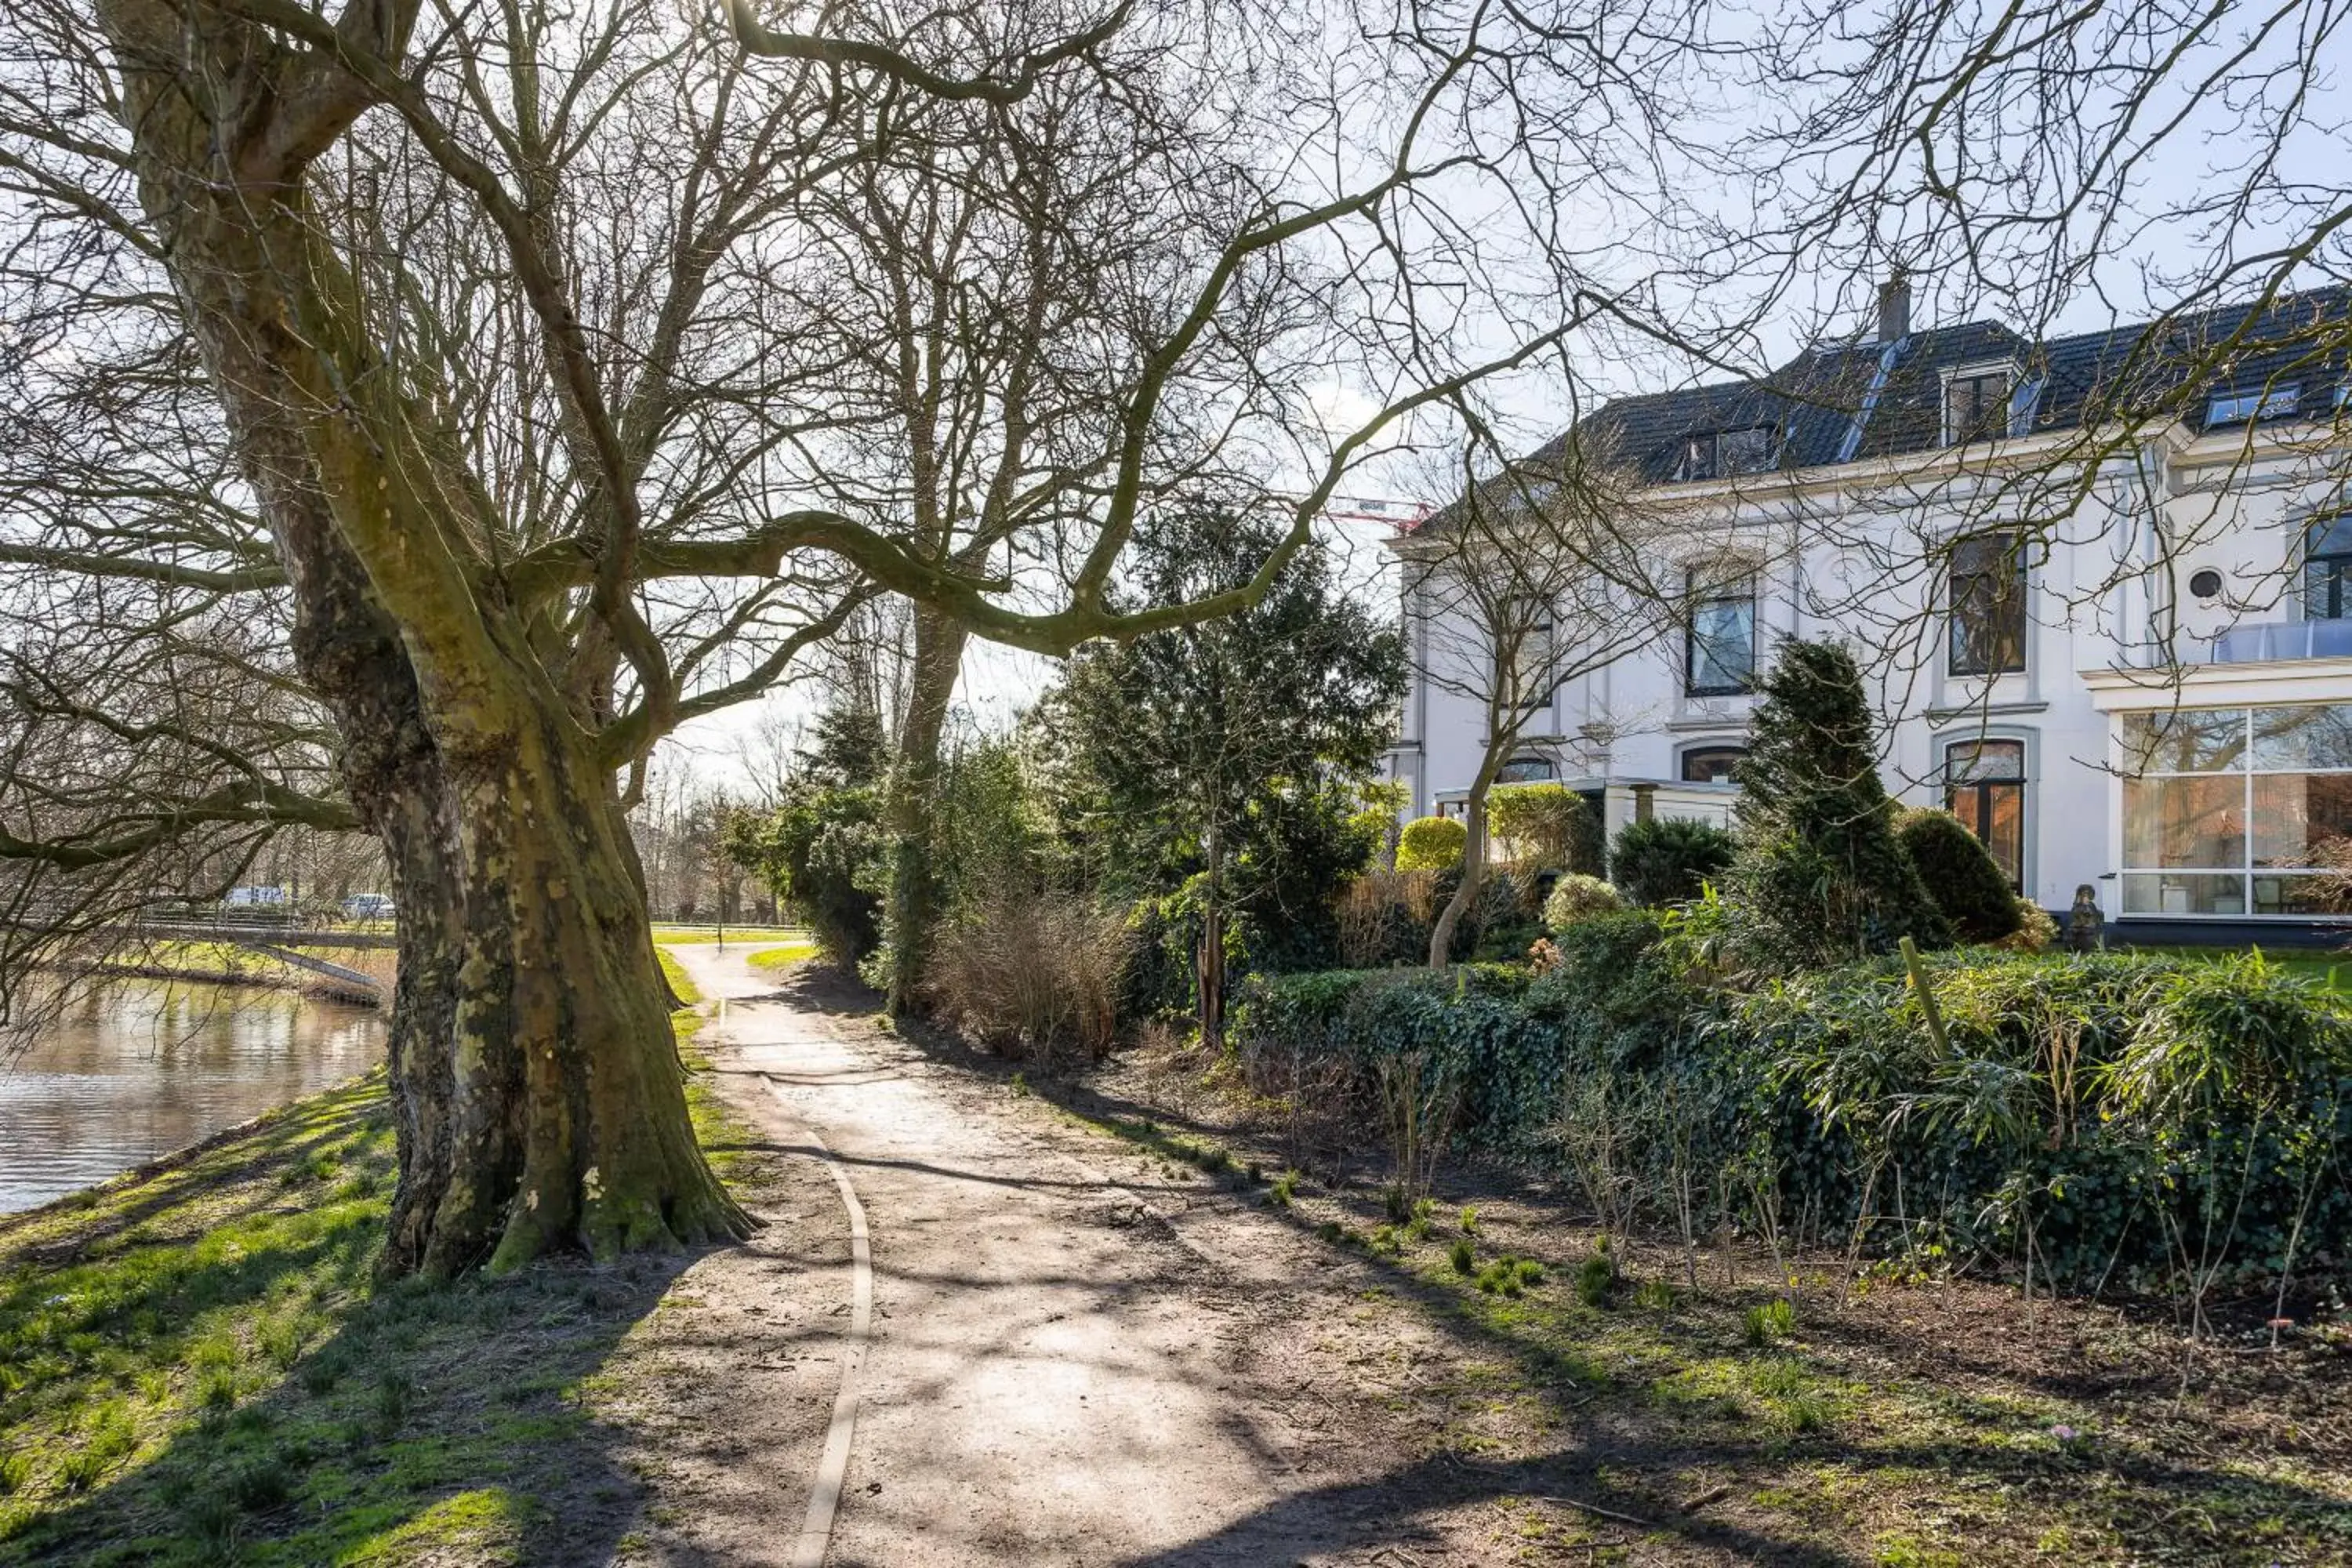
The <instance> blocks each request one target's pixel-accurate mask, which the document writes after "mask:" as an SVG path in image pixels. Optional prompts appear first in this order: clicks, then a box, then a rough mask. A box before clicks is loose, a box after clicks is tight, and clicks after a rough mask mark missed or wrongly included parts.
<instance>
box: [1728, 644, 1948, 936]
mask: <svg viewBox="0 0 2352 1568" xmlns="http://www.w3.org/2000/svg"><path fill="white" fill-rule="evenodd" d="M1760 689H1761V691H1762V692H1763V700H1762V701H1761V702H1759V704H1758V705H1757V708H1756V715H1755V721H1754V730H1753V739H1752V741H1751V742H1750V745H1749V748H1748V755H1747V756H1746V757H1745V758H1743V759H1742V760H1741V762H1740V764H1739V769H1738V773H1737V775H1736V777H1737V778H1738V783H1739V786H1740V790H1741V795H1740V799H1739V805H1738V824H1739V833H1738V837H1739V852H1738V858H1736V859H1735V860H1734V861H1733V863H1732V866H1731V869H1730V871H1729V872H1728V874H1727V877H1726V892H1725V901H1726V903H1727V906H1728V907H1729V910H1730V911H1731V915H1732V921H1733V926H1732V937H1733V940H1734V942H1735V943H1736V945H1737V946H1738V949H1739V951H1740V953H1741V956H1742V957H1743V958H1744V959H1745V960H1746V961H1747V962H1748V963H1749V964H1750V965H1751V966H1752V967H1754V968H1756V969H1758V970H1759V971H1762V972H1764V973H1786V972H1789V971H1791V970H1799V969H1818V968H1823V967H1827V966H1829V965H1832V964H1835V963H1843V962H1847V961H1850V960H1853V959H1855V958H1860V957H1866V956H1868V955H1870V954H1873V953H1880V952H1891V951H1893V949H1894V948H1895V944H1896V943H1897V942H1899V941H1900V940H1901V939H1902V938H1904V937H1906V936H1908V937H1911V938H1914V939H1915V940H1916V941H1917V942H1919V944H1920V945H1921V946H1923V947H1939V946H1943V945H1945V944H1947V943H1948V942H1949V941H1950V940H1951V928H1950V927H1949V926H1948V924H1947V923H1946V921H1945V920H1944V917H1943V915H1942V913H1941V912H1940V911H1938V910H1937V908H1936V905H1935V902H1934V900H1931V899H1930V898H1929V897H1928V896H1927V888H1926V887H1925V886H1924V885H1923V884H1922V883H1921V882H1920V880H1919V873H1918V870H1917V868H1915V867H1914V866H1913V865H1912V864H1911V858H1910V857H1909V856H1908V855H1906V854H1905V853H1904V851H1903V846H1902V843H1901V841H1900V840H1899V839H1897V838H1896V837H1895V804H1894V802H1892V801H1891V800H1889V799H1888V798H1887V795H1886V790H1885V786H1884V785H1883V784H1880V783H1879V778H1878V758H1877V751H1876V747H1875V745H1874V734H1873V730H1872V725H1871V720H1870V710H1869V708H1868V706H1867V704H1866V703H1865V701H1864V696H1863V689H1862V672H1861V671H1860V670H1859V669H1858V668H1855V666H1854V662H1853V655H1852V654H1850V653H1848V652H1847V651H1846V650H1845V649H1844V648H1843V647H1840V646H1838V645H1837V644H1835V643H1828V642H1800V641H1790V642H1785V643H1783V644H1781V646H1780V658H1779V659H1778V660H1777V661H1776V662H1775V663H1774V665H1773V668H1772V669H1771V671H1770V673H1769V674H1768V675H1767V676H1766V677H1765V678H1764V680H1763V683H1762V685H1761V688H1760Z"/></svg>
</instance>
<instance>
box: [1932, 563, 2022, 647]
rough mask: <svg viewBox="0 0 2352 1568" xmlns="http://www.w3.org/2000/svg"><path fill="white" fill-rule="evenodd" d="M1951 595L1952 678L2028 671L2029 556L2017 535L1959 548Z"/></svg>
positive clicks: (1950, 584)
mask: <svg viewBox="0 0 2352 1568" xmlns="http://www.w3.org/2000/svg"><path fill="white" fill-rule="evenodd" d="M1947 590H1948V591H1947V596H1946V602H1947V603H1948V605H1950V606H1951V616H1952V631H1951V657H1950V665H1949V668H1950V670H1951V673H1952V674H1954V675H1999V674H2000V673H2002V672H2003V671H2006V670H2015V669H2023V668H2025V552H2024V550H2023V549H2022V548H2021V542H2020V541H2019V539H2018V537H2017V535H2015V534H2013V533H1979V534H1975V535H1972V536H1971V537H1969V538H1967V539H1963V540H1960V541H1958V542H1956V543H1955V544H1954V545H1953V546H1952V562H1951V571H1950V574H1949V577H1948V584H1947Z"/></svg>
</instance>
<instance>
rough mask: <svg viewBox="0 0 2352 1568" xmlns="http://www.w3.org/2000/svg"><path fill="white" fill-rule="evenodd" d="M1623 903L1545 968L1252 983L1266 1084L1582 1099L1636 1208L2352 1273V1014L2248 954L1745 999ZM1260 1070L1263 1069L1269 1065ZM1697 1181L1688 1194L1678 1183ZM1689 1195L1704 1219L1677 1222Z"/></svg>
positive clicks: (1472, 1115)
mask: <svg viewBox="0 0 2352 1568" xmlns="http://www.w3.org/2000/svg"><path fill="white" fill-rule="evenodd" d="M1668 930H1669V926H1668V924H1667V922H1665V921H1662V920H1661V919H1660V918H1659V917H1658V916H1656V915H1654V914H1651V913H1648V912H1643V911H1633V912H1628V913H1623V914H1616V915H1609V916H1604V917H1601V918H1599V919H1595V920H1591V921H1582V922H1580V923H1578V924H1576V925H1574V926H1571V927H1570V928H1568V930H1567V931H1564V932H1563V933H1562V934H1561V937H1560V939H1559V949H1560V962H1559V964H1558V966H1557V967H1556V968H1554V969H1553V970H1552V971H1550V972H1549V973H1546V974H1544V975H1542V976H1540V977H1536V978H1532V979H1530V978H1529V977H1528V975H1527V973H1526V972H1525V971H1522V970H1518V969H1516V968H1511V967H1505V966H1479V967H1465V968H1461V969H1456V970H1454V971H1453V972H1451V973H1444V974H1436V973H1429V972H1415V973H1408V972H1394V971H1391V972H1338V973H1320V974H1302V975H1291V976H1285V977H1279V978H1275V979H1269V980H1265V981H1261V982H1258V983H1256V984H1255V986H1254V988H1253V989H1252V991H1251V992H1250V994H1249V996H1248V1000H1247V1003H1246V1005H1245V1007H1244V1012H1243V1016H1242V1020H1241V1025H1240V1032H1239V1036H1238V1038H1239V1041H1240V1044H1241V1047H1242V1049H1243V1052H1244V1063H1245V1065H1247V1066H1249V1067H1251V1068H1252V1070H1253V1071H1254V1072H1257V1073H1259V1074H1260V1076H1261V1077H1265V1076H1268V1075H1267V1074H1266V1073H1265V1071H1264V1070H1263V1069H1265V1068H1269V1067H1270V1066H1271V1065H1273V1064H1276V1063H1280V1062H1291V1063H1294V1064H1295V1063H1297V1061H1299V1060H1301V1059H1302V1058H1304V1059H1310V1060H1313V1061H1317V1062H1319V1063H1323V1064H1329V1063H1333V1062H1338V1063H1341V1064H1344V1065H1345V1067H1346V1068H1347V1071H1346V1074H1345V1075H1344V1076H1345V1077H1346V1079H1347V1081H1348V1082H1349V1083H1351V1084H1352V1085H1354V1086H1355V1091H1356V1092H1357V1093H1358V1094H1360V1095H1361V1096H1363V1097H1365V1100H1366V1102H1367V1103H1369V1102H1370V1097H1371V1095H1372V1092H1373V1090H1372V1084H1373V1082H1374V1079H1375V1078H1376V1075H1377V1072H1378V1066H1379V1062H1380V1060H1381V1058H1383V1057H1400V1056H1404V1055H1408V1054H1412V1053H1419V1054H1421V1055H1422V1056H1423V1058H1425V1059H1426V1060H1427V1062H1428V1063H1429V1064H1431V1066H1432V1067H1433V1068H1434V1069H1436V1070H1437V1071H1438V1072H1439V1073H1440V1074H1441V1075H1442V1077H1443V1078H1444V1081H1445V1082H1447V1083H1448V1084H1449V1085H1450V1086H1451V1087H1452V1089H1454V1091H1455V1092H1456V1093H1457V1094H1458V1097H1459V1110H1458V1114H1457V1119H1456V1122H1455V1132H1456V1139H1457V1142H1458V1143H1459V1144H1461V1145H1462V1146H1464V1147H1465V1148H1472V1149H1475V1150H1478V1151H1479V1152H1485V1153H1489V1154H1494V1155H1499V1156H1502V1157H1506V1158H1510V1159H1515V1160H1519V1161H1523V1162H1538V1163H1539V1162H1543V1161H1547V1160H1559V1159H1564V1158H1565V1155H1564V1153H1563V1150H1564V1149H1565V1148H1566V1146H1567V1145H1568V1144H1570V1143H1571V1142H1577V1141H1579V1140H1581V1146H1582V1147H1583V1148H1584V1149H1585V1150H1586V1151H1587V1152H1588V1154H1589V1151H1590V1149H1591V1147H1592V1146H1593V1142H1594V1140H1593V1134H1594V1132H1595V1131H1596V1129H1595V1128H1594V1127H1592V1126H1591V1125H1590V1123H1591V1121H1593V1120H1594V1119H1596V1118H1598V1119H1603V1120H1606V1121H1608V1122H1609V1123H1610V1125H1609V1126H1608V1127H1607V1128H1605V1129H1601V1130H1599V1131H1603V1132H1605V1134H1606V1136H1605V1138H1604V1139H1602V1140H1601V1144H1602V1146H1604V1147H1605V1148H1606V1149H1607V1150H1609V1151H1611V1155H1610V1157H1611V1159H1612V1160H1613V1161H1614V1162H1615V1165H1614V1167H1613V1173H1612V1180H1622V1182H1624V1183H1625V1184H1628V1185H1629V1186H1630V1187H1631V1188H1632V1189H1633V1190H1634V1191H1635V1192H1637V1193H1638V1194H1641V1195H1642V1196H1643V1199H1644V1200H1645V1202H1646V1206H1647V1208H1648V1209H1649V1211H1650V1213H1651V1215H1652V1217H1653V1218H1654V1219H1656V1220H1658V1221H1659V1222H1661V1223H1668V1224H1685V1225H1689V1226H1693V1227H1694V1228H1695V1229H1704V1228H1711V1227H1712V1226H1714V1225H1716V1224H1719V1223H1725V1222H1729V1223H1732V1224H1735V1225H1738V1226H1742V1227H1744V1228H1746V1229H1748V1230H1749V1231H1750V1232H1770V1233H1773V1234H1775V1235H1778V1236H1783V1237H1785V1236H1789V1235H1793V1234H1797V1233H1802V1234H1803V1235H1804V1236H1805V1237H1807V1238H1808V1239H1810V1240H1812V1241H1815V1242H1822V1241H1829V1242H1833V1243H1843V1242H1848V1241H1859V1242H1860V1243H1861V1244H1862V1245H1863V1246H1864V1247H1867V1248H1871V1249H1874V1250H1880V1251H1886V1250H1894V1249H1899V1248H1902V1247H1939V1248H1941V1249H1942V1251H1943V1255H1944V1256H1945V1257H1947V1258H1951V1259H1953V1260H1955V1261H1958V1262H1962V1263H1966V1262H1969V1261H1970V1260H1993V1261H1998V1262H2000V1263H2002V1264H2004V1265H2006V1266H2008V1267H2011V1268H2021V1267H2025V1266H2028V1265H2029V1264H2030V1266H2031V1268H2032V1271H2033V1276H2034V1278H2035V1279H2037V1280H2040V1281H2055V1282H2058V1283H2060V1284H2062V1285H2063V1286H2065V1287H2067V1288H2070V1289H2093V1288H2096V1287H2097V1286H2099V1285H2100V1284H2102V1283H2103V1282H2108V1281H2113V1282H2116V1283H2124V1282H2128V1281H2141V1280H2147V1279H2155V1278H2158V1277H2162V1278H2169V1279H2179V1278H2183V1277H2187V1276H2200V1277H2207V1278H2211V1279H2229V1278H2232V1277H2250V1276H2253V1275H2257V1274H2268V1273H2271V1272H2274V1271H2276V1270H2277V1269H2279V1268H2282V1267H2284V1266H2286V1265H2288V1264H2289V1263H2290V1262H2292V1264H2293V1265H2294V1268H2296V1269H2298V1270H2300V1271H2304V1272H2306V1273H2309V1272H2312V1271H2317V1270H2325V1269H2329V1268H2333V1269H2337V1270H2341V1269H2343V1268H2346V1267H2347V1263H2352V1181H2347V1158H2346V1154H2347V1150H2352V1005H2347V1002H2346V1000H2345V999H2343V998H2341V997H2339V996H2337V995H2336V994H2333V993H2331V992H2328V991H2326V990H2323V989H2321V988H2319V987H2318V986H2316V985H2315V984H2311V983H2309V982H2307V981H2305V980H2303V979H2301V978H2299V977H2297V976H2295V975H2294V974H2292V973H2289V972H2287V971H2285V970H2284V969H2282V968H2280V967H2278V966H2276V965H2273V964H2268V963H2263V961H2262V960H2261V959H2259V958H2258V957H2251V956H2250V957H2247V958H2245V959H2242V960H2236V961H2228V962H2219V963H2216V962H2210V961H2201V960H2188V959H2170V958H2160V957H2145V956H2141V957H2131V956H2122V955H2105V954H2102V955H2091V956H2043V955H2029V954H2019V953H1996V952H1986V951H1983V950H1977V951H1971V952H1954V953H1947V954H1941V955H1937V956H1936V957H1934V958H1932V959H1930V960H1929V961H1928V963H1927V970H1926V973H1927V976H1928V983H1929V987H1930V990H1931V992H1932V993H1933V994H1935V996H1936V997H1937V1002H1938V1005H1939V1007H1940V1011H1941V1015H1942V1023H1943V1035H1944V1038H1943V1042H1942V1044H1940V1045H1939V1044H1938V1043H1937V1040H1936V1039H1935V1037H1934V1036H1933V1035H1932V1033H1931V1031H1930V1030H1929V1028H1928V1026H1927V1018H1926V1016H1925V1013H1924V1011H1923V1009H1922V1007H1921V1005H1920V1002H1919V998H1918V996H1917V994H1916V992H1915V991H1914V990H1913V989H1912V988H1911V986H1910V985H1909V984H1908V982H1907V981H1906V976H1905V973H1904V971H1903V969H1902V967H1901V964H1900V963H1899V962H1897V961H1876V962H1873V963H1864V964H1858V965H1853V966H1849V967H1846V968H1843V969H1836V970H1831V971H1826V972H1822V973H1813V974H1810V975H1807V976H1805V977H1804V978H1802V979H1801V980H1798V981H1793V982H1788V983H1784V984H1775V985H1772V986H1769V987H1768V988H1767V989H1764V990H1762V991H1760V992H1758V993H1756V994H1749V995H1746V996H1738V995H1733V994H1727V993H1724V992H1720V991H1717V990H1713V989H1710V988H1708V987H1707V986H1706V985H1703V984H1696V983H1694V981H1693V979H1692V978H1690V975H1691V973H1703V972H1698V971H1692V970H1691V969H1690V968H1689V966H1688V965H1687V964H1686V963H1685V957H1684V955H1683V954H1681V953H1679V952H1676V951H1675V943H1674V942H1671V941H1669V940H1667V931H1668ZM1267 1087H1270V1088H1278V1087H1279V1085H1278V1084H1273V1083H1269V1084H1267ZM1692 1194H1697V1197H1696V1199H1694V1198H1693V1197H1692ZM1695 1209H1696V1211H1703V1212H1694V1210H1695Z"/></svg>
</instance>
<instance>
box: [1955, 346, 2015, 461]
mask: <svg viewBox="0 0 2352 1568" xmlns="http://www.w3.org/2000/svg"><path fill="white" fill-rule="evenodd" d="M2016 385H2017V373H2016V372H2015V371H2013V370H2011V368H2010V367H2009V366H2008V365H2005V364H2004V365H1996V366H1993V367H1991V368H1990V369H1979V370H1966V371H1961V372H1958V373H1957V374H1954V375H1953V377H1952V378H1951V379H1950V380H1949V381H1948V382H1946V383H1945V384H1944V445H1946V446H1947V447H1963V446H1966V445H1967V444H1968V443H1969V442H1971V441H1990V440H1993V439H1994V438H1996V437H2001V436H2006V435H2008V434H2009V405H2010V399H2011V395H2013V394H2014V393H2015V391H2016Z"/></svg>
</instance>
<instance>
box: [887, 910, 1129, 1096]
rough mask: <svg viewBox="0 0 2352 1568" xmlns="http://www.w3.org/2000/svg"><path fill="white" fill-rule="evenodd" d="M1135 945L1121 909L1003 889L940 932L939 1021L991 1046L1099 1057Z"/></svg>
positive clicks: (936, 969) (1008, 1051)
mask: <svg viewBox="0 0 2352 1568" xmlns="http://www.w3.org/2000/svg"><path fill="white" fill-rule="evenodd" d="M1132 941H1133V939H1132V937H1131V935H1130V934H1129V931H1128V928H1127V923H1126V921H1124V920H1122V919H1121V918H1120V917H1119V916H1118V914H1116V913H1114V912H1112V911H1110V910H1105V909H1103V908H1101V907H1100V906H1098V905H1097V904H1095V903H1094V902H1093V901H1092V900H1088V899H1086V898H1083V897H1081V896H1078V895H1076V894H1071V893H1062V892H1055V891H1045V892H1037V891H1034V890H1031V889H999V890H995V891H992V892H989V893H985V894H982V895H981V896H980V897H979V898H977V899H975V900H972V901H971V902H970V903H968V904H967V905H966V906H965V907H964V908H963V909H962V910H960V911H959V912H958V914H957V917H956V918H955V920H954V921H951V922H950V924H949V925H948V927H947V929H946V930H945V931H942V932H941V933H940V938H939V941H938V943H937V944H936V946H935V947H934V948H933V950H932V952H931V960H930V965H929V973H928V975H927V987H928V989H929V992H930V996H931V1001H932V1004H933V1006H934V1007H935V1009H936V1010H937V1012H938V1014H939V1016H940V1017H941V1018H943V1019H945V1020H946V1021H947V1022H949V1023H950V1024H952V1025H954V1026H957V1027H960V1028H961V1029H963V1030H964V1031H965V1032H967V1033H968V1034H970V1035H971V1037H973V1038H974V1039H976V1040H978V1041H979V1042H980V1043H981V1044H982V1045H984V1046H986V1047H989V1048H990V1049H991V1050H994V1051H999V1052H1002V1053H1003V1054H1005V1055H1008V1056H1017V1057H1022V1058H1031V1059H1037V1058H1050V1057H1051V1056H1053V1055H1055V1053H1056V1052H1059V1051H1063V1050H1069V1051H1074V1052H1076V1053H1077V1054H1079V1055H1082V1056H1085V1057H1089V1058H1094V1057H1100V1056H1102V1055H1103V1054H1104V1053H1105V1052H1107V1051H1108V1050H1109V1049H1110V1047H1111V1041H1112V1039H1113V1037H1114V1036H1115V1034H1116V1032H1117V1028H1118V986H1119V978H1120V975H1121V974H1122V973H1123V972H1124V971H1125V969H1126V967H1127V961H1128V954H1129V948H1130V946H1131V945H1132Z"/></svg>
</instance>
